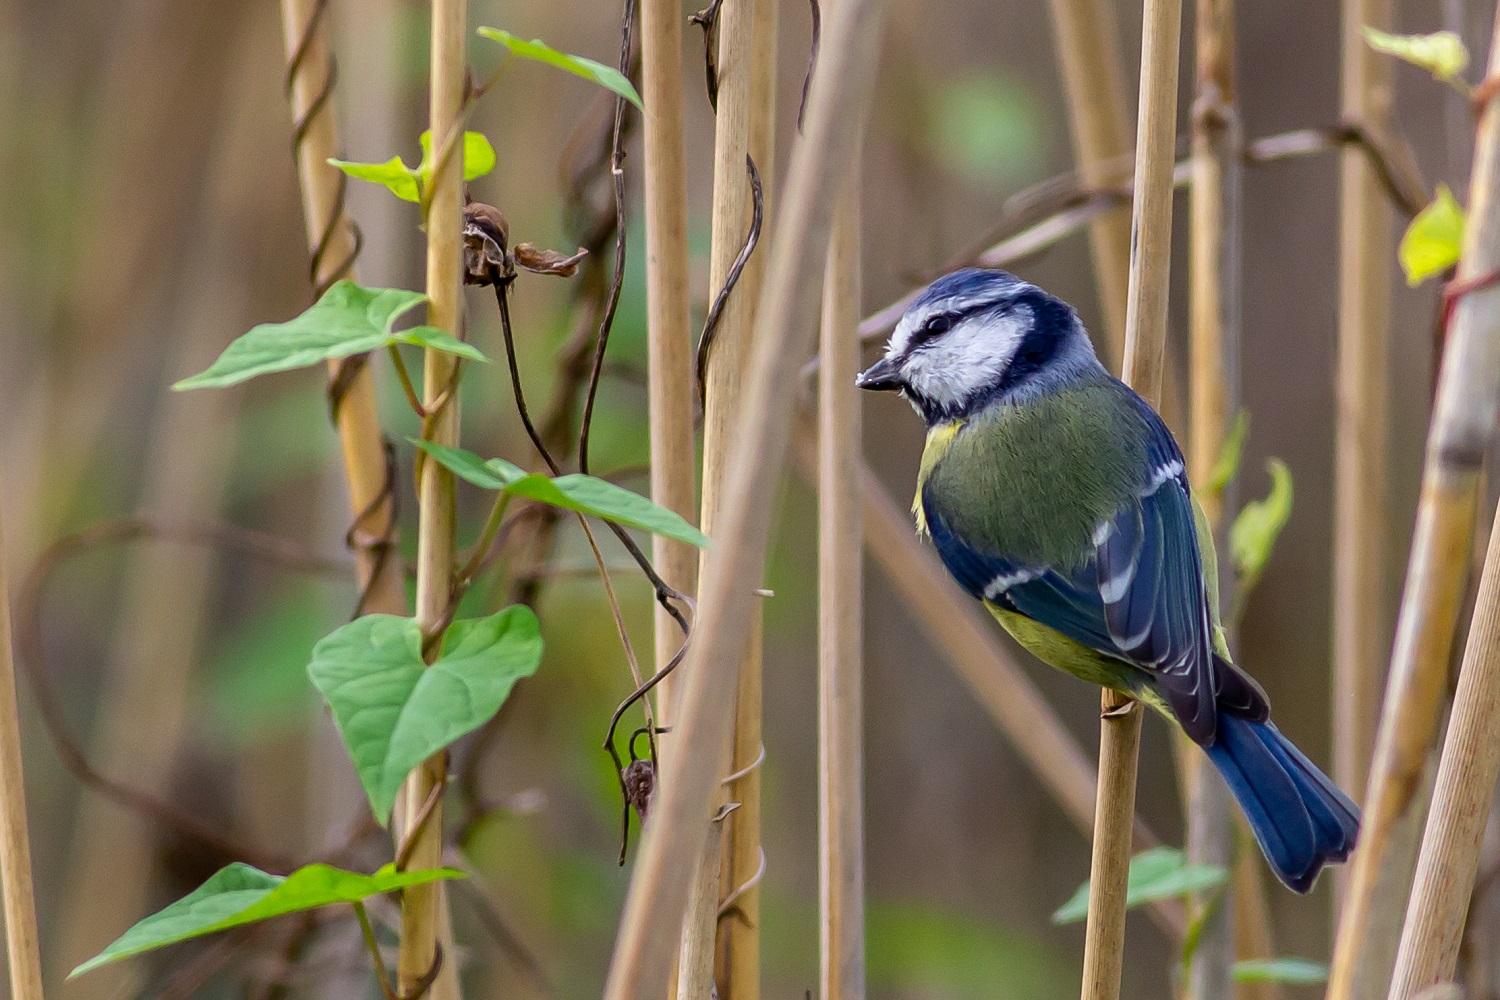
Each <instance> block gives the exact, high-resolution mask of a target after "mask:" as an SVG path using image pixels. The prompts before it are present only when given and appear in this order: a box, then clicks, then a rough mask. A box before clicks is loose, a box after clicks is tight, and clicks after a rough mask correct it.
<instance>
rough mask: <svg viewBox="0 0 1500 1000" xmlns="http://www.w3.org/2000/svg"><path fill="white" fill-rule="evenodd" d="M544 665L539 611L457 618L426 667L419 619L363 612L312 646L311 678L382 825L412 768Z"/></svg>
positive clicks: (486, 717)
mask: <svg viewBox="0 0 1500 1000" xmlns="http://www.w3.org/2000/svg"><path fill="white" fill-rule="evenodd" d="M541 661H542V637H541V633H540V631H539V629H538V626H537V620H536V615H534V614H532V612H531V610H530V609H529V608H525V607H521V606H519V605H518V606H515V607H510V608H506V609H505V610H503V611H501V612H499V613H498V614H494V615H491V616H489V617H488V618H475V619H468V620H464V621H456V622H454V623H453V624H452V625H450V626H449V627H448V631H447V634H446V635H444V637H443V647H442V650H441V651H440V652H439V654H438V658H437V659H436V660H435V661H434V662H433V664H432V665H431V666H426V665H424V664H423V662H422V632H421V629H420V628H419V627H418V625H417V622H416V620H415V619H412V618H399V617H396V616H394V615H365V616H364V617H363V618H356V619H355V620H354V621H352V622H350V623H349V624H347V625H345V626H343V627H342V628H339V629H338V630H336V631H334V632H333V633H332V634H330V635H328V636H327V637H326V638H324V639H323V640H322V641H321V642H319V643H318V644H317V645H316V646H314V647H313V652H312V662H310V663H309V664H308V666H307V672H308V675H309V676H310V677H311V678H312V682H313V686H314V687H316V688H317V689H318V691H319V692H320V693H321V694H322V695H323V697H324V699H325V700H326V701H327V702H328V707H329V708H330V709H332V711H333V720H334V723H335V724H336V725H337V726H338V729H339V734H340V735H341V736H343V738H344V745H345V746H346V747H347V748H348V750H349V756H350V758H351V759H352V760H353V761H354V769H355V771H356V772H358V774H359V780H360V783H361V784H362V785H364V789H365V794H366V795H367V796H369V799H370V808H371V809H372V810H373V811H374V813H375V818H376V819H377V820H379V821H380V822H381V824H385V823H386V822H388V821H389V819H390V815H391V806H392V804H393V803H394V802H395V801H396V792H397V791H398V790H399V789H400V787H401V783H402V781H404V780H405V778H406V776H407V774H409V773H410V772H411V770H412V768H414V767H416V766H417V765H418V764H420V763H422V761H424V760H426V759H427V758H428V757H431V756H432V755H433V754H435V753H437V752H438V751H439V750H441V749H443V748H444V747H446V746H447V745H448V744H449V743H452V742H453V741H454V740H456V739H458V738H459V737H460V736H463V735H464V734H465V733H469V732H472V731H473V730H475V729H477V728H478V727H479V726H481V725H483V724H484V723H485V722H487V721H488V720H489V719H490V718H491V717H492V716H493V715H494V714H495V713H496V712H498V711H499V710H500V706H501V705H503V704H504V703H505V699H506V697H507V696H509V694H510V689H511V687H512V686H513V685H514V684H515V683H516V681H517V680H519V679H520V678H522V677H529V676H531V675H532V674H534V673H535V672H536V668H537V666H538V665H539V664H540V663H541Z"/></svg>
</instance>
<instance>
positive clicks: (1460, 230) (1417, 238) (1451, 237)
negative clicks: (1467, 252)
mask: <svg viewBox="0 0 1500 1000" xmlns="http://www.w3.org/2000/svg"><path fill="white" fill-rule="evenodd" d="M1463 241H1464V210H1463V208H1462V207H1461V206H1460V205H1459V204H1458V201H1457V199H1455V198H1454V197H1453V192H1452V191H1450V190H1449V189H1448V185H1446V184H1439V185H1438V190H1437V197H1436V198H1434V199H1433V201H1432V204H1430V205H1428V206H1427V207H1426V208H1424V209H1422V211H1420V212H1418V213H1417V215H1416V218H1414V219H1412V220H1411V223H1410V224H1409V225H1408V226H1407V227H1406V232H1405V233H1404V234H1402V236H1401V246H1400V247H1399V248H1398V250H1397V253H1398V255H1399V257H1400V259H1401V269H1402V270H1403V271H1405V272H1406V283H1407V284H1408V285H1410V286H1411V287H1412V288H1415V287H1417V286H1418V285H1420V284H1421V283H1422V282H1424V281H1426V280H1427V279H1428V278H1430V277H1432V276H1433V275H1435V274H1442V273H1443V272H1444V271H1446V270H1447V269H1448V268H1450V267H1452V266H1453V265H1454V264H1457V263H1458V256H1459V253H1460V251H1461V250H1462V248H1463Z"/></svg>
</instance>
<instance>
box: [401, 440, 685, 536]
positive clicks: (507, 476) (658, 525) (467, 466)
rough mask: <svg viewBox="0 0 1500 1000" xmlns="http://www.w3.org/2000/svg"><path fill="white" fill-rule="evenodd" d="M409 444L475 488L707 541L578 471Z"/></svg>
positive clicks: (660, 510) (670, 515) (663, 512)
mask: <svg viewBox="0 0 1500 1000" xmlns="http://www.w3.org/2000/svg"><path fill="white" fill-rule="evenodd" d="M411 443H412V444H414V445H416V446H417V447H418V448H421V449H422V450H423V451H425V452H427V454H429V455H431V456H432V457H433V458H434V459H436V460H437V461H438V462H440V463H441V464H442V465H443V466H444V467H445V468H447V469H448V470H449V471H450V472H452V473H453V474H454V475H456V476H458V477H459V478H460V479H463V480H466V481H468V482H470V483H473V484H474V485H475V486H479V487H482V488H484V489H487V490H504V491H505V492H506V493H509V494H510V495H511V496H517V497H525V498H526V499H528V500H535V501H537V502H538V503H545V504H550V505H551V506H553V507H561V508H563V509H564V510H576V511H578V512H579V513H580V514H590V515H593V516H594V517H602V518H603V519H604V520H606V521H614V522H615V523H616V524H623V525H625V526H626V527H627V528H639V529H641V530H642V531H649V532H652V533H654V534H658V535H661V536H663V537H665V538H671V539H675V540H676V541H679V542H687V543H688V544H689V545H696V546H698V547H699V548H703V547H705V546H707V545H708V536H706V535H704V534H703V532H701V531H699V530H698V529H697V528H695V527H693V526H692V525H691V524H688V523H687V521H685V520H683V519H682V517H680V516H679V515H677V514H676V513H674V512H673V511H670V510H667V509H666V508H665V507H658V506H657V505H656V504H654V503H652V502H651V501H650V500H647V499H646V498H645V497H643V496H641V495H640V494H638V493H632V492H631V491H630V490H627V489H625V488H624V487H623V486H616V485H615V484H614V483H611V482H608V481H606V480H603V479H598V478H595V477H594V476H585V475H581V474H578V473H574V474H572V475H567V476H558V477H557V478H556V479H548V478H547V477H546V476H544V475H541V474H540V473H530V474H528V473H526V472H524V471H523V470H521V469H519V468H517V467H516V466H514V465H512V464H511V463H509V462H507V461H505V460H504V459H501V458H492V459H490V460H489V461H485V460H483V459H481V458H480V457H479V456H478V455H475V454H474V453H473V452H470V451H465V450H463V449H462V448H449V447H446V446H445V445H440V444H436V443H435V442H432V441H419V440H417V439H415V438H412V439H411Z"/></svg>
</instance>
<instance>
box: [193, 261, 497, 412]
mask: <svg viewBox="0 0 1500 1000" xmlns="http://www.w3.org/2000/svg"><path fill="white" fill-rule="evenodd" d="M425 301H427V297H426V296H425V295H423V294H421V293H420V292H408V291H405V290H403V289H400V288H365V287H364V286H362V285H357V284H355V283H354V282H352V281H340V282H338V283H337V284H335V285H334V286H333V287H332V288H330V289H328V291H327V292H325V293H324V295H323V297H322V298H321V299H319V300H318V301H317V302H315V303H314V304H313V305H311V306H309V307H308V308H307V309H306V311H304V312H303V313H302V315H300V316H298V317H296V318H295V319H290V320H287V321H286V322H285V323H262V324H261V325H260V326H257V327H253V328H252V329H251V330H250V332H249V333H246V334H245V335H244V336H242V337H240V338H239V339H237V340H235V341H234V342H233V343H232V344H230V345H229V346H228V347H227V348H225V349H224V353H223V354H221V355H219V359H218V360H217V361H215V362H214V363H213V364H212V365H209V367H208V370H207V371H205V372H202V373H201V374H198V375H194V376H193V377H192V378H185V379H183V380H182V381H181V382H178V383H177V384H176V385H174V386H173V387H172V388H174V389H209V388H217V387H220V386H226V385H235V384H236V383H239V382H244V381H245V380H247V379H251V378H254V377H255V376H257V375H265V374H267V373H269V372H284V371H290V370H292V369H294V368H306V367H308V366H310V365H316V364H321V363H322V362H325V361H332V360H335V359H337V358H347V357H349V356H350V355H352V354H363V353H365V352H366V351H373V350H377V349H379V348H382V347H389V346H390V345H392V344H414V345H416V346H418V347H425V348H429V349H431V350H434V351H442V352H443V353H445V354H453V355H457V356H458V357H461V358H468V359H469V360H471V361H488V360H489V359H488V358H486V357H485V356H484V355H483V354H481V353H480V352H479V350H478V349H477V348H475V347H472V346H470V345H469V344H466V343H464V342H463V341H461V340H458V339H457V338H455V337H453V336H452V335H450V334H448V333H445V332H443V331H442V330H439V329H437V328H436V327H432V326H416V327H412V328H410V329H408V330H401V331H399V332H397V331H393V330H392V329H391V328H392V327H393V326H395V324H396V320H397V319H398V318H399V317H400V316H401V315H402V314H403V313H406V312H408V311H410V310H411V309H412V308H413V307H414V306H417V305H420V304H421V303H423V302H425Z"/></svg>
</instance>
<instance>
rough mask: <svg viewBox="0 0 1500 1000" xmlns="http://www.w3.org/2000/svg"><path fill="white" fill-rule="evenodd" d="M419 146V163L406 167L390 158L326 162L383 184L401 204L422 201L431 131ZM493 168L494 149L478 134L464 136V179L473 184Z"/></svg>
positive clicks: (429, 167) (429, 162)
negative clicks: (368, 160) (364, 161)
mask: <svg viewBox="0 0 1500 1000" xmlns="http://www.w3.org/2000/svg"><path fill="white" fill-rule="evenodd" d="M417 142H418V143H419V144H420V145H421V147H422V161H421V162H420V163H418V164H417V165H416V166H415V167H408V166H407V165H406V161H405V160H403V159H401V157H399V156H393V157H391V158H390V159H389V160H386V161H385V162H384V163H358V162H355V161H353V160H336V159H332V158H330V159H329V161H328V162H329V163H330V164H332V165H333V166H335V167H338V168H339V169H340V170H342V171H343V172H344V173H346V174H348V175H349V176H350V177H353V178H354V179H355V180H357V181H369V182H370V183H372V184H384V185H385V186H386V187H387V188H388V189H389V190H390V192H391V194H393V195H395V196H396V197H397V198H400V199H401V200H402V201H421V200H422V189H423V188H424V187H426V186H427V184H428V182H429V181H431V180H432V166H433V164H432V131H431V130H428V131H426V132H423V133H422V135H421V136H420V137H419V138H418V139H417ZM494 169H495V147H494V146H492V145H490V141H489V140H488V139H486V138H485V137H484V135H483V133H480V132H465V133H464V180H466V181H472V180H474V179H475V178H476V177H483V176H484V175H485V174H487V173H489V172H490V171H491V170H494Z"/></svg>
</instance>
